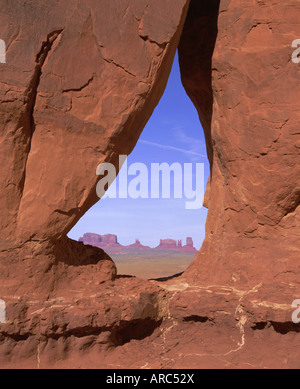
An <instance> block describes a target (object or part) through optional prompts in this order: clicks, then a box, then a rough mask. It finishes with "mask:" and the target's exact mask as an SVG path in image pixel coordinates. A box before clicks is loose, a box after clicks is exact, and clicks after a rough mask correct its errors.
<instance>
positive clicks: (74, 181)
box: [0, 0, 300, 369]
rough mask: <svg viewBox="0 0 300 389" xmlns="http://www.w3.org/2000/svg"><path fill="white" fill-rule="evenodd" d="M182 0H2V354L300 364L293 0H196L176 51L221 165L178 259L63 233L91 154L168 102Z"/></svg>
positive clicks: (133, 363) (83, 361)
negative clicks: (166, 275) (190, 258)
mask: <svg viewBox="0 0 300 389" xmlns="http://www.w3.org/2000/svg"><path fill="white" fill-rule="evenodd" d="M186 3H187V2H185V1H179V0H172V1H171V0H160V1H156V0H155V1H154V0H153V1H151V3H150V2H146V1H143V0H139V1H130V2H128V4H127V5H128V7H127V8H126V6H125V3H124V2H122V1H117V0H109V1H108V0H101V2H96V1H92V0H90V1H86V2H85V3H82V2H81V3H80V5H75V3H74V2H71V1H64V2H62V1H55V2H54V1H48V2H47V3H46V2H44V1H42V0H40V1H36V2H35V3H32V2H31V3H30V2H26V3H24V2H14V4H13V5H12V4H11V3H9V2H6V3H5V7H3V8H2V10H1V11H2V12H1V15H0V21H1V23H0V38H1V39H5V40H6V41H7V47H8V51H7V65H4V67H3V64H0V79H1V82H0V88H1V102H2V104H1V110H0V115H1V125H2V131H1V138H0V150H1V155H2V158H3V160H2V165H1V182H0V186H1V191H0V206H1V215H2V218H1V221H0V231H1V236H0V239H1V245H0V281H1V282H0V298H2V299H3V300H4V301H5V302H6V306H7V320H6V323H5V324H3V323H1V324H0V366H1V367H2V368H6V367H9V368H13V367H19V368H20V367H27V368H29V367H30V368H52V367H59V368H62V367H71V368H83V367H95V368H99V367H100V368H105V367H106V368H112V367H113V368H186V369H188V368H217V367H218V368H241V367H243V368H255V367H256V368H287V367H289V368H299V367H300V365H299V360H300V358H299V356H300V352H299V350H300V340H299V329H300V327H299V324H295V323H293V322H292V320H291V315H292V312H293V310H294V308H293V307H292V306H291V303H292V301H293V300H294V299H296V298H300V287H299V274H300V272H299V207H298V205H299V166H300V164H299V147H298V146H299V123H300V117H299V112H298V110H297V102H298V97H299V96H298V95H299V93H300V92H299V88H296V85H297V82H298V79H299V67H298V66H299V65H296V64H294V63H293V62H292V61H291V54H292V49H291V42H292V41H293V40H294V39H295V38H297V37H298V36H297V34H298V31H299V20H298V14H299V11H300V8H299V2H298V1H296V0H291V1H290V2H289V3H288V4H287V3H286V2H276V1H275V2H274V1H273V2H272V4H269V2H267V1H257V2H249V1H246V0H241V1H239V2H233V1H227V0H221V2H220V8H219V2H218V1H216V0H205V1H201V2H200V1H198V0H192V1H191V8H190V11H189V14H188V16H187V19H186V22H185V27H184V30H183V35H182V38H181V42H180V46H179V56H180V64H181V72H182V80H183V84H184V86H185V88H186V90H187V92H188V94H189V95H190V97H191V99H192V101H193V102H194V104H195V106H196V108H197V109H198V112H199V116H200V120H201V122H202V124H203V127H204V131H205V135H206V142H207V150H208V156H209V160H210V163H211V177H210V182H209V185H208V188H207V193H206V196H205V203H206V204H208V207H209V214H208V220H207V226H206V239H205V242H204V245H203V247H202V249H201V251H200V253H199V254H198V255H197V257H196V259H195V261H194V263H193V264H192V265H191V266H190V267H189V269H188V270H187V271H186V272H185V273H184V275H183V276H182V277H179V278H178V277H174V278H171V279H169V280H166V281H164V282H163V281H161V282H157V281H151V282H148V281H142V280H139V279H136V278H133V277H132V278H130V277H122V276H116V274H115V267H114V265H113V263H112V261H111V260H110V259H109V257H107V256H106V255H105V253H104V252H103V251H102V250H100V249H97V248H93V247H90V246H84V245H83V244H82V243H78V242H73V241H71V240H68V239H66V238H65V233H66V232H67V231H68V229H70V228H71V227H72V225H73V224H74V223H75V222H76V220H78V218H79V217H80V216H81V215H82V214H83V213H84V212H85V211H86V210H87V209H88V208H89V207H90V206H91V205H92V204H93V203H94V201H95V190H94V189H95V188H94V187H95V183H96V178H95V176H94V171H95V167H96V165H97V164H98V163H99V162H101V161H104V160H107V161H110V160H111V161H114V160H117V157H118V153H120V152H121V153H126V152H129V151H130V150H131V149H132V148H133V146H134V144H135V142H136V140H137V138H138V136H139V133H140V131H141V129H142V127H143V125H144V124H145V123H146V121H147V119H148V117H149V115H150V114H151V112H152V110H153V108H154V106H155V104H156V102H157V101H158V99H159V97H160V95H161V93H162V91H163V89H164V86H165V83H166V80H167V75H168V71H169V69H170V66H171V62H172V58H173V55H174V51H175V48H176V45H177V42H178V39H179V35H180V32H181V26H182V24H183V21H184V16H185V12H184V6H185V4H186ZM217 27H218V28H217ZM217 32H218V34H217ZM87 58H88V60H87Z"/></svg>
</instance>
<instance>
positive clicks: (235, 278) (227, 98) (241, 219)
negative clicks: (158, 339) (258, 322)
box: [179, 1, 300, 286]
mask: <svg viewBox="0 0 300 389" xmlns="http://www.w3.org/2000/svg"><path fill="white" fill-rule="evenodd" d="M295 9H297V10H299V4H298V3H297V2H295V1H291V2H289V3H288V4H287V3H281V2H275V3H272V7H271V6H270V4H269V3H268V2H264V1H257V2H246V1H242V2H238V3H237V2H234V1H221V2H219V1H211V2H205V1H204V2H192V5H191V8H190V12H189V16H188V19H187V21H186V27H185V29H184V31H183V35H182V38H181V43H180V46H179V57H180V64H181V71H182V80H183V85H184V86H185V88H186V90H187V93H188V94H189V95H190V97H191V99H192V101H193V102H194V103H195V105H196V107H197V109H198V111H199V116H200V119H201V122H202V123H203V127H204V130H205V135H206V140H207V146H208V156H209V159H210V163H211V176H210V183H209V185H208V187H209V189H208V191H207V193H206V203H207V205H208V208H209V212H208V218H207V224H206V239H205V243H204V245H203V248H202V250H201V251H200V252H199V254H198V256H197V259H196V261H195V262H194V264H193V265H192V266H191V268H190V269H189V271H188V274H189V276H192V277H195V279H197V280H198V282H201V281H202V280H205V282H218V283H219V282H220V281H222V282H224V283H226V284H232V285H239V284H242V285H246V284H248V285H249V286H254V285H256V284H257V283H260V282H262V281H264V282H266V281H269V282H273V280H276V283H281V282H282V283H283V284H285V285H288V284H289V283H290V282H291V281H292V282H293V284H297V285H299V284H298V282H299V280H298V279H299V277H298V279H297V276H296V275H297V274H299V273H300V268H299V266H300V264H299V225H300V220H299V218H300V213H299V207H298V206H299V203H300V187H299V174H300V153H299V141H300V137H299V123H300V113H299V110H298V109H297V101H298V100H299V94H300V92H299V89H298V88H296V84H297V79H298V77H299V66H297V65H295V64H294V63H293V62H292V61H291V53H292V51H293V49H292V48H291V43H292V41H293V40H294V39H295V37H296V36H297V34H299V22H298V20H297V16H296V14H295ZM199 26H201V27H200V28H199ZM203 270H205V271H203ZM292 274H293V275H294V276H293V277H292V279H291V275H292Z"/></svg>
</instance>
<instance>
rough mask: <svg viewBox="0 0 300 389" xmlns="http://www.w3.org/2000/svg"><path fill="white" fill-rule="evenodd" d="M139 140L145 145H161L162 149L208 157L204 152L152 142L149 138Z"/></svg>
mask: <svg viewBox="0 0 300 389" xmlns="http://www.w3.org/2000/svg"><path fill="white" fill-rule="evenodd" d="M139 142H140V143H143V144H144V145H148V146H153V147H159V148H160V149H166V150H173V151H178V152H180V153H184V154H189V155H197V156H198V157H202V158H207V156H206V155H204V154H199V153H196V152H195V151H192V150H185V149H181V148H180V147H174V146H169V145H162V144H160V143H155V142H150V141H148V140H143V139H140V141H139Z"/></svg>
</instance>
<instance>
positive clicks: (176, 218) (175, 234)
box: [68, 53, 209, 249]
mask: <svg viewBox="0 0 300 389" xmlns="http://www.w3.org/2000/svg"><path fill="white" fill-rule="evenodd" d="M136 162H139V163H144V164H146V165H147V167H148V170H149V173H150V170H151V163H162V162H166V163H168V164H170V165H171V164H172V163H174V162H179V163H180V164H181V165H182V167H183V164H184V163H192V164H193V178H194V188H195V180H196V177H195V173H196V166H195V164H196V163H204V182H205V185H206V182H207V178H208V175H209V164H208V160H207V157H206V148H205V140H204V134H203V129H202V127H201V124H200V121H199V118H198V114H197V111H196V109H195V107H194V106H193V104H192V102H191V101H190V99H189V98H188V96H187V95H186V93H185V90H184V88H183V86H182V84H181V81H180V72H179V64H178V56H177V53H176V56H175V60H174V64H173V68H172V71H171V74H170V78H169V81H168V85H167V88H166V90H165V92H164V95H163V97H162V98H161V100H160V102H159V104H158V105H157V107H156V108H155V111H154V113H153V115H152V117H151V118H150V120H149V122H148V123H147V125H146V127H145V128H144V130H143V132H142V135H141V137H140V139H139V141H138V143H137V145H136V147H135V149H134V150H133V152H132V153H131V154H130V155H129V156H128V158H127V165H128V167H129V166H130V165H131V164H132V163H136ZM133 178H134V176H129V177H128V182H130V181H131V180H132V179H133ZM117 181H118V178H117ZM171 182H172V181H171ZM171 194H173V192H172V191H171ZM186 201H188V199H186V198H184V197H183V198H182V199H174V198H173V196H171V198H170V199H163V198H159V199H151V198H143V199H142V198H138V199H131V198H125V199H122V198H121V199H120V198H102V199H101V200H100V201H99V202H98V203H97V204H95V205H94V206H93V207H92V208H91V209H90V210H89V211H88V212H87V213H86V214H85V215H84V216H83V217H82V218H81V219H80V220H79V222H78V223H77V224H76V226H74V228H73V229H72V230H71V231H70V233H69V234H68V236H69V237H70V238H72V239H76V240H77V239H78V238H79V237H80V236H82V235H83V234H84V233H85V232H94V233H98V234H100V235H103V234H108V233H111V234H116V235H117V236H118V241H119V242H120V243H121V244H124V245H127V244H131V243H133V242H134V241H135V239H136V238H138V239H140V241H141V243H142V244H144V245H148V246H151V247H155V246H157V245H158V244H159V239H161V238H172V239H182V240H183V243H185V238H186V237H187V236H191V237H192V238H193V240H194V245H195V247H196V248H197V249H199V248H200V246H201V244H202V241H203V239H204V227H205V220H206V215H207V210H206V209H205V208H203V207H202V208H200V209H196V210H195V209H193V210H191V209H186V207H185V203H186Z"/></svg>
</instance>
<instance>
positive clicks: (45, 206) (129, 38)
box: [0, 0, 187, 242]
mask: <svg viewBox="0 0 300 389" xmlns="http://www.w3.org/2000/svg"><path fill="white" fill-rule="evenodd" d="M186 11H187V0H176V1H170V0H164V1H158V0H155V1H151V2H148V1H146V0H145V1H144V0H141V1H111V0H101V1H100V2H99V1H96V0H87V1H80V2H79V3H77V2H74V1H72V0H68V1H65V0H64V1H53V0H52V1H47V2H45V1H42V0H39V1H37V2H31V1H30V2H27V3H25V4H23V3H22V2H16V4H14V5H10V4H7V5H6V6H5V7H4V9H3V11H2V14H1V18H2V19H1V30H0V34H1V39H3V40H4V41H5V42H6V43H7V55H6V57H7V63H6V64H5V65H1V69H0V71H1V73H0V77H1V78H0V79H1V93H2V102H3V109H2V110H1V123H2V131H1V155H2V156H3V158H4V160H3V164H2V169H3V171H1V199H0V200H1V204H2V208H3V210H2V217H1V226H0V227H1V231H2V234H1V241H3V240H7V239H9V240H15V239H17V240H18V241H21V242H24V241H26V240H29V239H31V240H33V239H35V240H42V239H49V238H53V239H57V238H61V237H62V236H64V235H65V234H66V233H67V232H68V231H69V230H70V228H71V227H72V226H73V225H74V224H75V223H76V222H77V221H78V220H79V218H80V217H81V216H82V215H83V214H84V213H85V212H86V211H87V209H89V208H90V207H91V206H92V205H93V204H94V203H95V202H96V201H97V200H98V197H97V194H96V190H95V186H96V183H97V180H98V177H97V176H96V168H97V166H98V164H99V163H101V162H104V161H108V162H115V161H116V160H117V159H118V155H119V154H129V153H130V152H131V151H132V149H133V147H134V146H135V143H136V141H137V139H138V137H139V134H140V133H141V131H142V129H143V127H144V125H145V124H146V122H147V120H148V119H149V117H150V115H151V113H152V111H153V109H154V107H155V105H156V104H157V103H158V101H159V98H160V97H161V95H162V93H163V90H164V88H165V85H166V82H167V79H168V74H169V71H170V68H171V65H172V61H173V57H174V53H175V50H176V47H177V45H178V41H179V38H180V32H181V29H182V26H183V22H184V17H185V14H186ZM164 15H169V16H168V17H167V18H166V16H164ZM137 58H138V60H137Z"/></svg>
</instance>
